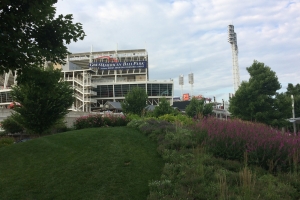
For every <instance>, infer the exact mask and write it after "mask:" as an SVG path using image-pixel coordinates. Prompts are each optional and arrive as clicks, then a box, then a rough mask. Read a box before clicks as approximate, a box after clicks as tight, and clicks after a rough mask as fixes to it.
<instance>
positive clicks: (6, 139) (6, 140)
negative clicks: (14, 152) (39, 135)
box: [0, 137, 15, 148]
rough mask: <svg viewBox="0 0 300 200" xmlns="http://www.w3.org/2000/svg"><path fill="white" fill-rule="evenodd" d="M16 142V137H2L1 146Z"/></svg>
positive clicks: (0, 139)
mask: <svg viewBox="0 0 300 200" xmlns="http://www.w3.org/2000/svg"><path fill="white" fill-rule="evenodd" d="M14 142H15V140H14V138H11V137H3V138H0V148H1V147H5V146H8V145H11V144H13V143H14Z"/></svg>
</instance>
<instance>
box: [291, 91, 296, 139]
mask: <svg viewBox="0 0 300 200" xmlns="http://www.w3.org/2000/svg"><path fill="white" fill-rule="evenodd" d="M291 98H292V113H293V120H294V121H293V128H294V134H295V135H296V132H297V131H296V119H295V107H294V95H291Z"/></svg>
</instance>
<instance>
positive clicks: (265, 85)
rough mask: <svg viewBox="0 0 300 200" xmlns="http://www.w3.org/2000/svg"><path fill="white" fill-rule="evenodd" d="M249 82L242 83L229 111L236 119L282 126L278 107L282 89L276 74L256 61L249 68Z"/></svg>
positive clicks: (232, 99)
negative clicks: (277, 100)
mask: <svg viewBox="0 0 300 200" xmlns="http://www.w3.org/2000/svg"><path fill="white" fill-rule="evenodd" d="M247 71H248V72H249V74H250V79H249V81H248V82H246V81H244V82H242V84H241V86H240V87H239V89H238V90H237V91H236V93H235V96H234V97H232V98H231V100H230V105H229V111H230V112H231V114H232V115H233V116H234V117H238V118H241V119H243V120H250V121H257V122H261V123H265V124H269V125H273V126H280V123H279V121H278V120H282V116H281V115H280V111H279V109H278V107H276V99H275V95H276V94H277V93H276V91H277V90H279V89H280V88H281V85H280V83H279V82H278V78H277V76H276V73H275V72H274V71H272V70H271V69H270V67H268V66H265V64H264V63H261V62H258V61H256V60H255V61H254V62H253V64H252V65H251V66H250V67H248V68H247Z"/></svg>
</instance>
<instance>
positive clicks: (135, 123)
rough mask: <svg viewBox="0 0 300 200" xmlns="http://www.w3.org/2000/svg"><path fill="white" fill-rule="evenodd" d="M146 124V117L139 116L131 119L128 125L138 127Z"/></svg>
mask: <svg viewBox="0 0 300 200" xmlns="http://www.w3.org/2000/svg"><path fill="white" fill-rule="evenodd" d="M144 124H146V122H145V119H142V118H139V119H133V120H131V121H130V122H129V123H128V124H127V126H128V127H131V128H135V129H138V128H139V127H140V126H143V125H144Z"/></svg>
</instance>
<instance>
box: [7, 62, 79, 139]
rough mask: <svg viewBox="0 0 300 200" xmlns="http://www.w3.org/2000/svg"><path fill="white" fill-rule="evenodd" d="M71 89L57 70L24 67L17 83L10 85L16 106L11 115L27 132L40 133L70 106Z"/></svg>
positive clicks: (71, 99)
mask: <svg viewBox="0 0 300 200" xmlns="http://www.w3.org/2000/svg"><path fill="white" fill-rule="evenodd" d="M73 92H74V91H73V89H72V88H71V87H70V86H69V84H68V83H66V82H64V81H61V71H60V70H53V69H51V68H50V69H46V70H44V69H42V68H38V67H31V68H28V69H27V70H24V71H23V72H22V74H21V75H20V77H19V82H18V85H17V86H14V87H13V88H12V92H11V95H12V98H13V100H14V101H15V102H18V103H20V106H15V108H14V110H15V111H16V113H18V114H19V115H16V114H13V117H14V119H16V120H17V121H18V122H19V123H20V124H21V125H22V126H23V127H24V128H25V129H26V130H27V131H28V132H30V133H34V134H43V133H44V132H45V131H46V130H48V129H50V128H51V127H52V126H53V125H55V123H56V122H58V121H59V120H61V119H62V118H63V117H64V116H65V115H66V114H67V113H68V108H69V107H70V106H71V105H72V103H73V101H74V98H73Z"/></svg>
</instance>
